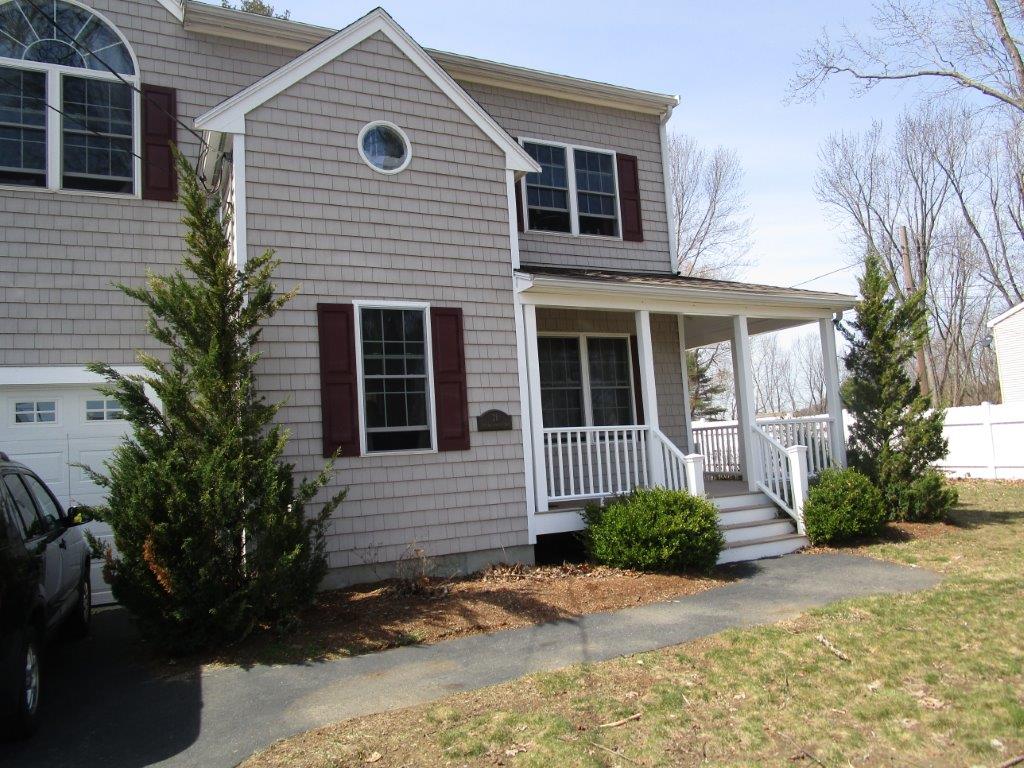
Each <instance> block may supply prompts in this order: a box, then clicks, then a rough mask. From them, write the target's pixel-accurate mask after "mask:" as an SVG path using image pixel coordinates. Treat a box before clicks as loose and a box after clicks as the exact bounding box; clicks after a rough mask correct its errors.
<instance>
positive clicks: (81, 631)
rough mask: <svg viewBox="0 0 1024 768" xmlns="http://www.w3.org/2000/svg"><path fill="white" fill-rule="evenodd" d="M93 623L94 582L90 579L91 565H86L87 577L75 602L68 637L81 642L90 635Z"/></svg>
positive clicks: (80, 585)
mask: <svg viewBox="0 0 1024 768" xmlns="http://www.w3.org/2000/svg"><path fill="white" fill-rule="evenodd" d="M91 623H92V582H91V581H90V579H89V565H88V563H86V565H85V575H84V576H82V581H81V583H79V585H78V597H77V598H76V600H75V607H74V608H72V609H71V615H69V616H68V620H67V625H66V626H67V633H68V637H70V638H72V639H73V640H79V639H81V638H83V637H85V636H87V635H88V634H89V625H90V624H91Z"/></svg>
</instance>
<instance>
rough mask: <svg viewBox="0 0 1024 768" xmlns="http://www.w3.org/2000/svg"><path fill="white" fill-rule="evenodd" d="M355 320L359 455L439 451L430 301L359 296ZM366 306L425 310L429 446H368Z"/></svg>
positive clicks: (354, 306)
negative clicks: (388, 448) (384, 448)
mask: <svg viewBox="0 0 1024 768" xmlns="http://www.w3.org/2000/svg"><path fill="white" fill-rule="evenodd" d="M352 307H353V314H354V315H355V323H356V392H357V396H358V397H359V402H358V403H357V411H358V413H359V455H360V456H407V455H410V454H417V453H437V414H436V413H434V411H435V408H434V346H433V339H432V338H431V327H430V302H425V301H398V300H388V299H357V300H355V301H353V302H352ZM363 309H418V310H422V312H423V344H424V346H423V355H424V361H423V362H424V368H425V369H426V372H427V376H426V378H427V426H428V428H429V429H430V447H429V448H409V449H406V450H401V451H370V450H367V447H366V443H367V441H366V393H365V387H364V383H363V314H362V310H363Z"/></svg>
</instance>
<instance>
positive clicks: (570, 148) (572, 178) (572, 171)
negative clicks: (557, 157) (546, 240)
mask: <svg viewBox="0 0 1024 768" xmlns="http://www.w3.org/2000/svg"><path fill="white" fill-rule="evenodd" d="M518 140H519V143H520V144H521V145H522V146H523V147H524V148H525V147H526V145H527V144H543V145H545V146H548V147H561V148H562V149H564V150H565V172H566V175H567V176H568V179H567V180H568V182H569V228H570V230H571V231H569V232H552V231H551V230H549V229H531V228H530V203H529V200H528V196H527V194H526V175H525V174H524V175H523V178H522V179H520V180H519V185H520V190H519V192H520V197H521V198H522V200H523V232H529V233H531V234H537V235H555V236H556V237H583V238H592V239H595V240H619V241H621V240H622V194H621V191H620V189H619V157H618V153H617V152H616V151H615V150H614V149H605V148H604V147H589V146H586V145H584V144H566V143H565V142H561V141H551V140H549V139H534V138H531V137H529V136H520V137H519V139H518ZM577 149H579V150H582V151H584V152H596V153H598V154H601V155H611V158H612V174H613V175H614V178H615V228H616V229H617V230H618V234H616V235H586V234H580V211H579V208H580V204H579V200H578V199H577V197H576V153H575V150H577ZM592 335H593V334H592Z"/></svg>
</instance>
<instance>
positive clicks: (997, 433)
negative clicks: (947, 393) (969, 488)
mask: <svg viewBox="0 0 1024 768" xmlns="http://www.w3.org/2000/svg"><path fill="white" fill-rule="evenodd" d="M943 434H944V435H945V436H946V439H947V440H948V441H949V455H948V456H947V457H946V458H945V460H943V461H940V462H938V467H939V468H940V469H942V470H944V471H945V472H947V473H949V474H950V475H952V476H953V477H984V478H989V479H995V480H1020V479H1024V405H1017V404H1011V405H992V404H991V403H982V404H981V405H969V406H964V407H962V408H949V409H948V410H947V411H946V426H945V429H943Z"/></svg>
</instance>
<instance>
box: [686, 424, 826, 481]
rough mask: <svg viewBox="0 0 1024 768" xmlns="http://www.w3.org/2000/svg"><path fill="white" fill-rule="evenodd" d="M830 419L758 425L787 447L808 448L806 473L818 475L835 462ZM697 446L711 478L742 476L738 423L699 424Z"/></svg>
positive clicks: (695, 433)
mask: <svg viewBox="0 0 1024 768" xmlns="http://www.w3.org/2000/svg"><path fill="white" fill-rule="evenodd" d="M831 423H832V419H831V418H829V417H828V416H798V417H795V418H791V419H776V418H761V419H758V420H757V425H758V426H759V427H760V428H761V429H763V430H764V432H765V434H767V435H768V436H770V437H772V438H773V439H774V440H775V441H776V442H778V443H780V444H781V445H782V446H783V447H784V448H788V447H790V446H793V445H804V446H807V474H808V475H809V476H811V477H814V476H816V475H817V474H818V473H819V472H821V470H823V469H826V468H827V467H830V466H832V465H833V464H834V463H835V460H834V458H833V456H834V453H833V451H832V438H831V430H830V427H831ZM693 440H694V447H695V449H696V451H697V452H698V453H702V454H704V457H705V462H706V465H705V471H706V472H707V473H708V474H709V475H711V476H712V477H736V476H739V475H741V474H742V473H743V468H742V456H741V453H740V443H739V426H738V425H737V423H736V422H735V421H727V422H721V423H717V422H714V423H711V424H696V425H694V427H693Z"/></svg>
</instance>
